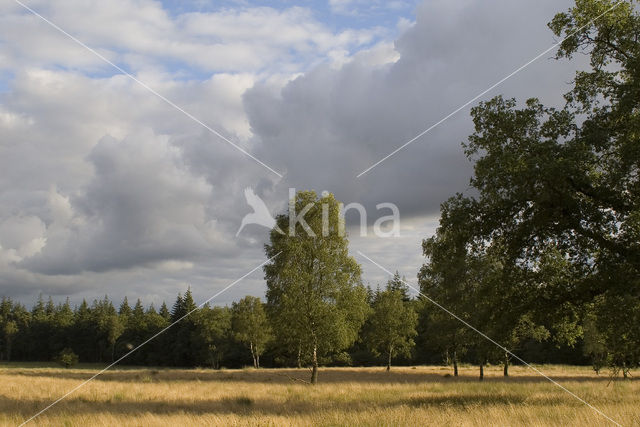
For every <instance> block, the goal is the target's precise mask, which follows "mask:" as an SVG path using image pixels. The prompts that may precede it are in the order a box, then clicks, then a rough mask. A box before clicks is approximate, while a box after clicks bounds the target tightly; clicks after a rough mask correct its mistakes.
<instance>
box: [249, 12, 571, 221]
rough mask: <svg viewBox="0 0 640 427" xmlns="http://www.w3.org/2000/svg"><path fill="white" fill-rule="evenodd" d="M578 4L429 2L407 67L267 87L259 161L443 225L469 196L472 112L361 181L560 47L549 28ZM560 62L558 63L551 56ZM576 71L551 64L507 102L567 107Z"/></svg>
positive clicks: (256, 103)
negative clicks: (449, 207) (448, 205)
mask: <svg viewBox="0 0 640 427" xmlns="http://www.w3.org/2000/svg"><path fill="white" fill-rule="evenodd" d="M568 6H569V2H568V1H562V2H558V1H557V0H553V1H548V0H547V1H540V2H535V3H534V2H514V1H507V0H488V1H481V2H480V1H471V0H468V1H460V2H451V1H439V0H436V1H425V2H423V3H422V4H421V5H420V6H419V7H418V9H417V12H416V13H417V16H416V23H415V25H414V26H413V27H412V28H410V29H409V30H407V31H406V32H405V33H404V34H403V35H402V36H401V37H400V38H399V39H398V40H397V41H396V42H395V51H396V52H397V56H396V57H395V58H390V60H389V61H388V62H386V63H377V64H374V65H371V63H370V60H369V58H370V56H371V55H372V54H373V53H372V52H363V53H361V54H359V55H356V56H355V58H354V59H353V60H352V61H351V62H349V63H347V64H345V65H344V66H342V67H341V68H335V67H332V66H331V65H329V64H326V65H322V66H319V67H316V68H315V69H313V70H311V71H309V72H307V73H305V74H304V75H302V76H300V77H298V78H297V79H295V80H293V81H291V82H290V83H288V84H287V85H286V86H284V87H283V88H274V87H270V86H269V85H267V84H257V85H256V86H254V88H252V89H250V90H249V91H247V93H246V94H245V96H244V103H245V109H246V111H247V114H248V117H249V122H250V125H251V130H252V131H253V133H254V135H256V138H259V140H260V141H261V142H262V144H261V145H260V149H259V151H258V153H259V155H260V157H261V158H263V159H265V160H266V161H267V162H268V163H270V164H273V165H275V167H276V168H280V169H281V170H285V171H286V177H285V180H284V181H283V182H282V183H281V185H283V186H294V187H297V188H312V189H316V190H318V191H321V190H325V189H326V190H329V191H332V192H334V193H336V194H337V195H338V197H339V198H341V199H343V200H345V201H358V202H361V203H364V204H365V205H366V206H367V207H368V208H369V209H371V210H375V208H374V205H375V204H377V203H380V202H394V203H396V204H397V205H398V206H399V207H400V211H401V213H402V215H403V216H404V217H416V216H421V215H433V214H435V213H437V211H438V208H439V205H440V203H442V202H443V201H444V200H445V199H447V198H448V197H449V196H451V195H453V194H454V193H455V192H464V191H467V190H468V183H469V178H470V175H471V164H470V162H469V161H468V160H467V158H466V157H465V155H464V153H463V149H462V147H461V143H462V142H464V141H466V139H467V137H468V135H470V134H471V133H472V131H473V127H472V122H471V119H470V116H469V110H470V108H467V109H465V110H463V111H461V112H460V113H458V114H457V115H455V116H454V117H452V118H451V119H449V120H448V121H446V122H444V123H443V124H441V125H440V126H439V127H437V128H435V129H434V130H433V131H432V132H430V133H428V134H426V135H425V136H423V137H422V138H420V139H419V140H417V141H416V142H414V143H413V144H411V145H409V146H408V147H406V148H405V149H404V150H402V151H400V152H398V153H397V154H396V155H394V156H392V157H391V158H389V159H388V160H386V161H384V162H383V163H381V164H380V165H379V166H377V167H376V168H374V169H372V170H371V171H370V172H368V173H366V174H364V175H363V176H362V177H360V178H356V176H357V175H358V174H359V173H360V172H362V171H363V170H365V169H366V168H367V167H369V166H370V165H372V164H373V163H375V162H376V161H378V160H379V159H381V158H383V157H384V156H386V155H387V154H389V153H390V152H392V151H393V150H394V149H395V148H396V147H398V146H400V145H402V144H403V143H404V142H406V141H408V140H410V139H412V138H413V137H414V136H415V135H417V134H419V133H420V132H422V131H423V130H424V129H426V128H428V127H429V126H431V125H432V124H433V123H436V122H437V121H439V120H440V119H441V118H442V117H444V116H446V115H447V114H449V113H450V112H451V111H453V110H455V109H456V108H458V107H459V106H460V105H462V104H464V103H465V102H467V101H468V100H469V99H470V98H472V97H474V96H475V95H476V94H478V93H480V92H482V91H483V90H485V89H486V88H487V87H489V86H490V85H492V84H493V83H495V82H496V81H497V80H499V79H500V78H502V77H503V76H505V75H506V74H508V73H510V72H511V71H513V70H514V69H515V68H517V67H518V66H520V65H521V64H522V63H524V62H526V61H528V60H529V59H531V58H532V57H534V56H536V55H537V54H538V53H539V52H540V51H542V50H544V49H546V48H548V47H549V46H550V45H551V44H552V43H553V42H554V39H553V37H552V34H551V32H550V31H549V30H548V29H547V28H546V23H547V22H548V21H550V19H551V18H552V17H553V15H554V14H555V13H556V12H557V11H559V10H563V9H564V8H565V7H568ZM549 56H551V54H550V55H549ZM574 67H575V65H574V64H567V63H566V62H565V63H563V62H560V61H555V60H551V59H550V58H543V59H541V60H540V61H539V62H537V63H534V64H533V65H531V66H530V67H529V68H527V69H525V70H524V71H523V72H521V73H520V74H518V75H516V76H514V77H513V78H512V79H511V80H509V81H507V83H505V84H504V85H502V86H501V87H499V88H497V89H496V90H495V91H493V93H491V94H488V95H487V97H485V98H484V99H488V98H489V97H491V96H494V95H497V94H499V93H504V94H505V96H507V97H511V96H515V97H518V98H520V99H521V100H523V99H525V98H527V97H533V96H538V97H541V98H542V99H543V100H545V101H547V102H551V103H555V104H558V103H561V102H562V93H563V92H565V91H566V90H567V89H568V86H567V82H568V81H569V80H570V79H571V77H572V75H573V72H574Z"/></svg>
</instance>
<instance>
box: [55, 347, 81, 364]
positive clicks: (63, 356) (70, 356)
mask: <svg viewBox="0 0 640 427" xmlns="http://www.w3.org/2000/svg"><path fill="white" fill-rule="evenodd" d="M55 361H56V362H58V363H59V364H60V365H62V366H64V367H65V368H70V367H72V366H73V365H75V364H77V363H78V355H77V354H75V353H74V352H73V350H71V349H70V348H65V349H64V350H62V351H61V352H60V353H58V356H56V359H55Z"/></svg>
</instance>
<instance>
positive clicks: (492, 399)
mask: <svg viewBox="0 0 640 427" xmlns="http://www.w3.org/2000/svg"><path fill="white" fill-rule="evenodd" d="M114 396H115V397H116V398H115V399H111V400H107V401H93V400H87V399H86V398H83V397H75V398H74V397H69V398H68V399H66V400H64V401H62V402H60V403H59V404H58V405H56V406H54V407H52V408H51V409H50V410H49V412H50V414H51V415H55V414H60V413H62V414H73V415H74V416H78V415H92V414H111V415H142V414H145V413H153V414H156V415H170V414H188V415H207V414H212V415H216V414H218V415H226V414H235V415H265V416H268V415H276V416H277V415H280V416H291V415H313V414H315V413H319V412H322V411H327V410H331V411H340V412H350V413H358V412H369V411H371V408H372V406H374V407H376V408H383V409H392V408H394V407H402V406H408V407H412V408H421V407H424V408H428V407H442V408H445V407H454V408H460V409H468V410H473V409H474V408H477V407H479V406H483V407H486V406H512V405H526V406H527V407H544V406H550V405H557V404H558V399H557V397H553V396H547V397H542V396H540V397H536V396H532V397H526V396H523V395H521V394H520V395H518V394H513V395H505V394H500V395H495V394H489V393H487V394H482V393H463V394H458V395H446V394H440V395H436V394H429V395H424V396H414V397H409V398H405V397H402V398H400V397H399V398H396V399H394V398H389V399H385V400H379V399H376V400H371V399H363V398H359V396H358V395H354V396H352V399H351V400H333V399H319V400H318V399H313V400H311V399H310V400H301V399H302V398H300V397H298V398H293V399H289V400H286V401H285V402H283V401H282V400H277V399H254V398H251V397H248V396H242V395H241V396H235V397H233V396H232V397H224V398H221V399H210V400H199V401H196V402H194V401H192V400H191V401H187V400H169V401H163V400H143V401H135V402H133V401H127V400H126V396H122V395H119V394H116V395H114ZM50 403H51V401H45V400H29V399H11V398H7V397H1V398H0V412H2V413H5V414H12V415H16V414H17V415H20V416H22V417H24V418H28V417H30V416H32V415H33V414H35V413H37V412H38V411H40V410H41V409H43V408H45V407H46V406H47V405H49V404H50ZM563 403H564V404H568V405H575V406H578V405H580V403H579V402H575V401H573V400H572V399H567V401H566V402H563Z"/></svg>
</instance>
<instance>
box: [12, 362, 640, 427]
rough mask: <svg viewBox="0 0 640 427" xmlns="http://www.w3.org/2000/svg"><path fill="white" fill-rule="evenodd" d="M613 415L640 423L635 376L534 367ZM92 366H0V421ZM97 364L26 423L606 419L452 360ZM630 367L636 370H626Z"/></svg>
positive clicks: (519, 378) (551, 391) (32, 407)
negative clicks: (415, 363)
mask: <svg viewBox="0 0 640 427" xmlns="http://www.w3.org/2000/svg"><path fill="white" fill-rule="evenodd" d="M540 369H541V370H542V371H543V372H545V373H546V374H548V375H550V376H552V377H553V378H554V379H555V380H557V381H559V382H560V383H561V384H562V385H563V386H565V387H567V388H569V389H570V390H572V391H573V392H574V393H576V394H577V395H579V396H581V397H582V398H584V399H585V400H586V401H587V402H589V403H590V404H592V405H594V406H595V407H597V408H599V409H600V410H602V411H603V412H604V413H605V414H607V415H609V416H610V417H612V418H614V419H615V420H616V421H618V422H619V423H621V424H623V425H640V381H636V380H626V381H623V380H617V381H612V382H610V378H609V377H608V376H607V375H606V374H601V375H600V376H597V375H596V374H595V373H594V372H593V371H592V370H590V369H589V368H587V367H563V366H544V367H541V368H540ZM95 372H97V369H96V368H95V367H84V368H80V369H60V368H56V367H42V366H40V367H34V366H28V365H24V364H22V365H0V393H1V397H0V423H1V424H2V425H17V424H20V423H21V422H22V421H23V420H25V419H26V418H29V417H30V416H31V415H33V414H35V413H36V412H38V411H39V410H40V409H42V408H44V407H45V406H47V405H48V404H49V403H51V402H52V401H54V400H55V399H57V398H58V397H60V396H61V395H62V394H64V393H65V392H67V391H68V390H70V389H72V388H73V387H75V386H76V385H78V384H79V383H80V382H81V381H83V380H84V379H86V378H88V377H90V376H91V375H92V374H94V373H95ZM449 372H450V370H449V369H448V368H445V367H415V368H393V369H392V371H391V372H390V373H386V372H384V370H383V369H382V368H325V369H322V370H321V372H320V383H319V384H318V385H316V386H310V385H308V384H305V383H303V382H301V381H298V380H296V379H303V380H307V379H308V371H307V370H304V369H303V370H296V369H287V370H284V369H278V370H272V369H261V370H259V371H256V370H253V369H245V370H222V371H211V370H200V369H195V370H176V369H166V370H165V369H136V368H121V369H115V370H112V371H108V372H106V373H104V374H103V375H101V376H100V377H98V378H97V379H96V380H94V381H92V382H91V383H89V384H87V385H86V386H84V387H82V388H81V389H79V390H78V391H77V392H75V393H74V394H72V395H70V396H69V397H67V398H66V399H65V400H63V401H62V402H60V403H59V404H58V405H56V406H55V407H53V408H52V409H50V410H49V411H47V412H46V413H44V414H43V415H41V416H40V417H38V418H37V419H36V420H34V421H33V422H32V423H31V425H51V426H60V425H64V426H89V425H91V426H93V425H97V426H112V425H127V426H154V425H173V426H178V425H312V424H313V425H424V424H431V425H434V424H435V425H463V426H466V425H533V426H537V425H580V426H585V425H612V424H611V423H610V422H609V421H607V420H606V418H604V417H602V416H600V415H598V414H597V413H595V412H594V411H593V410H592V409H590V408H589V407H587V406H586V405H584V404H583V403H581V402H579V401H578V400H576V399H575V398H573V397H571V396H570V395H568V394H567V393H565V392H564V391H562V390H560V389H559V388H558V387H556V386H554V385H553V384H551V383H549V382H548V381H547V380H545V379H544V378H541V377H540V376H538V375H537V374H535V373H533V372H532V371H530V370H527V369H525V368H521V367H512V369H511V374H512V375H511V376H510V377H509V378H503V377H502V376H501V375H502V371H501V368H499V367H494V368H488V369H487V370H486V374H485V375H486V378H485V381H484V382H479V381H478V380H477V368H474V367H463V368H462V369H461V376H460V377H459V378H452V377H448V376H445V375H446V374H447V373H449ZM636 374H637V373H636Z"/></svg>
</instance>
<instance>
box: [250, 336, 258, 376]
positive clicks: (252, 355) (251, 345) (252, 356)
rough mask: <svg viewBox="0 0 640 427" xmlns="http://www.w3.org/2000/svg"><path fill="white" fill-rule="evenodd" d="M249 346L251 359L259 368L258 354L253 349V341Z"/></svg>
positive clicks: (254, 365)
mask: <svg viewBox="0 0 640 427" xmlns="http://www.w3.org/2000/svg"><path fill="white" fill-rule="evenodd" d="M249 348H250V349H251V359H252V360H253V367H254V368H256V369H257V368H258V363H257V361H256V354H255V352H254V351H253V341H249Z"/></svg>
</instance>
